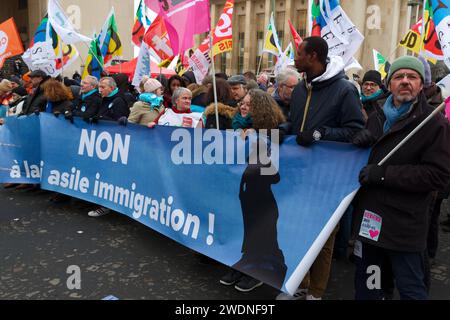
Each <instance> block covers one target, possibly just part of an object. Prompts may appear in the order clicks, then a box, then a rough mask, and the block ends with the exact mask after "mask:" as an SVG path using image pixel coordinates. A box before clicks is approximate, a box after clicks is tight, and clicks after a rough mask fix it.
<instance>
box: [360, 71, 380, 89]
mask: <svg viewBox="0 0 450 320" xmlns="http://www.w3.org/2000/svg"><path fill="white" fill-rule="evenodd" d="M366 81H371V82H374V83H376V84H377V85H378V86H380V87H382V86H383V83H382V82H381V73H379V72H378V71H376V70H369V71H367V72H366V73H365V74H364V77H363V81H362V83H363V84H364V82H366Z"/></svg>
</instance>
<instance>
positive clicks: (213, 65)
mask: <svg viewBox="0 0 450 320" xmlns="http://www.w3.org/2000/svg"><path fill="white" fill-rule="evenodd" d="M212 37H213V35H212V31H210V32H209V48H210V50H211V67H212V79H213V91H214V109H215V112H216V126H217V130H220V129H219V110H218V107H217V88H216V67H215V64H214V52H213V44H212V43H213V38H212Z"/></svg>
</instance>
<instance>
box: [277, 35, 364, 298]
mask: <svg viewBox="0 0 450 320" xmlns="http://www.w3.org/2000/svg"><path fill="white" fill-rule="evenodd" d="M295 66H296V67H297V70H298V71H299V72H303V73H304V79H303V80H302V81H300V82H299V84H298V85H297V86H296V87H295V89H294V92H293V93H292V98H291V103H290V112H291V113H290V116H289V121H288V122H287V123H285V124H283V125H282V126H280V131H281V134H282V135H283V134H295V135H297V143H298V144H299V145H301V146H303V147H307V146H309V145H311V144H312V143H314V142H315V141H318V140H329V141H341V142H350V141H351V139H352V138H353V135H354V134H355V132H358V131H360V130H361V129H362V128H364V118H363V115H362V112H361V102H360V99H359V94H358V90H357V89H356V87H355V86H354V85H353V84H352V83H351V82H350V81H348V80H346V79H345V73H344V62H343V60H342V59H341V58H340V57H330V58H328V44H327V42H326V41H325V40H324V39H322V38H321V37H309V38H306V39H304V40H303V42H302V43H301V44H300V45H299V47H298V49H297V57H296V60H295ZM337 230H338V227H337V228H336V229H335V230H334V231H333V232H332V233H331V235H330V237H329V239H328V240H327V242H326V243H325V245H324V246H323V248H322V250H321V252H320V253H319V255H318V256H317V258H316V261H315V262H314V263H313V265H312V266H311V268H310V271H309V273H308V274H307V275H306V276H305V279H304V280H303V282H302V284H301V285H300V289H299V290H297V292H296V294H295V295H294V298H297V299H298V298H304V297H305V296H306V299H309V300H320V299H322V296H323V294H324V293H325V290H326V287H327V284H328V278H329V274H330V269H331V259H332V255H333V247H334V239H335V237H336V233H337ZM308 282H309V283H308ZM287 298H288V297H286V296H285V295H283V294H280V295H279V296H278V297H277V299H279V300H285V299H287Z"/></svg>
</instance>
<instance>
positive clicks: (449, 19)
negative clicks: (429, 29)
mask: <svg viewBox="0 0 450 320" xmlns="http://www.w3.org/2000/svg"><path fill="white" fill-rule="evenodd" d="M429 2H430V4H431V9H432V10H430V12H432V13H433V17H432V18H433V21H434V25H435V26H436V28H435V29H436V34H438V38H439V43H440V44H441V48H442V53H443V55H444V62H445V64H446V65H447V67H450V0H429Z"/></svg>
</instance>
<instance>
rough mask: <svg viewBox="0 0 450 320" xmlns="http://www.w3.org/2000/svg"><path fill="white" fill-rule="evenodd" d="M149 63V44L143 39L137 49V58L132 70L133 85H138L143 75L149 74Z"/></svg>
mask: <svg viewBox="0 0 450 320" xmlns="http://www.w3.org/2000/svg"><path fill="white" fill-rule="evenodd" d="M150 64H151V61H150V50H149V46H148V45H147V44H146V43H145V41H142V43H141V49H140V51H139V58H138V61H137V63H136V69H135V71H134V77H133V81H132V82H131V84H132V85H133V86H135V87H138V86H139V84H140V83H141V80H142V78H143V77H144V76H150V72H151V70H150Z"/></svg>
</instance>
